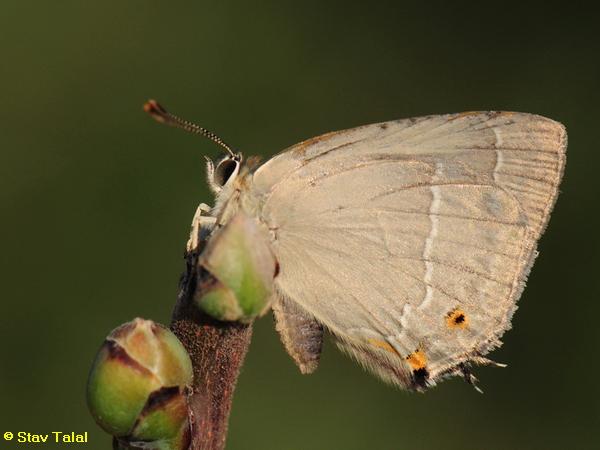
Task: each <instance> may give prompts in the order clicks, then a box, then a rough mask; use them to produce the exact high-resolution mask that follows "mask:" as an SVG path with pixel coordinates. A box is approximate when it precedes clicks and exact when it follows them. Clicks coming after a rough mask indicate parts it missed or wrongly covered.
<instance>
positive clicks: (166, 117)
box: [144, 100, 235, 158]
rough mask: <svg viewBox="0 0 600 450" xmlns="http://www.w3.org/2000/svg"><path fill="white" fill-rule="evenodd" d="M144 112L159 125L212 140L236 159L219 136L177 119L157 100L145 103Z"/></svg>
mask: <svg viewBox="0 0 600 450" xmlns="http://www.w3.org/2000/svg"><path fill="white" fill-rule="evenodd" d="M144 111H145V112H147V113H148V114H150V116H151V117H152V118H153V119H154V120H156V121H157V122H159V123H164V124H165V125H169V126H171V127H175V128H181V129H182V130H185V131H187V132H189V133H193V134H199V135H201V136H204V137H206V138H208V139H210V140H211V141H213V142H214V143H215V144H217V145H219V146H221V147H222V148H224V149H225V151H226V152H227V153H228V154H229V156H231V157H232V158H234V157H235V152H234V151H233V150H232V148H231V147H230V146H229V145H227V144H226V143H225V141H223V139H221V138H220V137H219V136H217V135H216V134H214V133H213V132H212V131H208V130H207V129H206V128H202V127H201V126H199V125H196V124H195V123H192V122H189V121H187V120H184V119H181V118H180V117H177V116H176V115H174V114H171V113H170V112H169V111H167V110H166V109H165V108H163V107H162V106H161V105H160V103H158V102H157V101H156V100H148V101H147V102H146V103H144Z"/></svg>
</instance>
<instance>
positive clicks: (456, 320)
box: [446, 308, 469, 329]
mask: <svg viewBox="0 0 600 450" xmlns="http://www.w3.org/2000/svg"><path fill="white" fill-rule="evenodd" d="M446 324H447V325H448V328H454V329H457V328H458V329H464V328H467V326H468V325H469V318H468V317H467V315H466V314H465V312H464V311H463V310H462V309H460V308H456V309H453V310H452V311H450V312H449V313H448V315H446Z"/></svg>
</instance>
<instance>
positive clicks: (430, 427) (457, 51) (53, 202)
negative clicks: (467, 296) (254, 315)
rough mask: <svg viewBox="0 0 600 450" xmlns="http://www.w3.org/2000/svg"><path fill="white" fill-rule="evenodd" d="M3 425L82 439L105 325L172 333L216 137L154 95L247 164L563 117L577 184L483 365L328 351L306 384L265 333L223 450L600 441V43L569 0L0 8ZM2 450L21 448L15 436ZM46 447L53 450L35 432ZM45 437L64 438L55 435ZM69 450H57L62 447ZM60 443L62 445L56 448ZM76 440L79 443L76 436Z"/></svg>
mask: <svg viewBox="0 0 600 450" xmlns="http://www.w3.org/2000/svg"><path fill="white" fill-rule="evenodd" d="M0 55H1V57H2V60H1V63H0V208H1V220H0V239H1V242H2V245H1V251H0V264H1V267H0V274H1V278H0V280H1V286H2V296H1V309H0V405H1V406H0V428H1V429H0V432H1V433H4V432H5V431H13V432H17V431H30V432H34V433H48V432H51V431H66V432H70V431H76V432H83V431H88V432H89V435H90V443H89V444H88V445H87V446H85V448H90V449H99V450H101V449H108V448H109V445H110V444H109V442H110V439H109V437H108V436H107V435H105V434H104V433H103V432H102V431H101V430H100V429H99V428H98V427H97V426H96V425H95V423H94V422H93V420H92V419H91V417H90V416H89V414H88V412H87V408H86V405H85V396H84V392H85V382H86V377H87V372H88V369H89V367H90V364H91V361H92V359H93V357H94V355H95V352H96V350H97V349H98V346H99V345H100V343H101V342H102V340H103V338H104V336H105V335H106V334H107V333H108V332H109V331H110V330H111V329H112V328H114V327H116V326H117V325H119V324H121V323H122V322H125V321H128V320H130V319H131V318H133V317H135V316H142V317H145V318H152V319H154V320H157V321H160V322H163V323H168V321H169V317H170V313H171V308H172V305H173V303H174V300H175V296H176V290H177V289H176V288H177V281H178V277H179V274H180V272H181V270H182V268H183V261H182V252H183V247H184V243H185V241H186V238H187V233H188V227H189V223H190V220H191V218H192V215H193V213H194V211H195V208H196V205H197V204H198V203H199V202H210V201H211V198H210V195H209V193H208V191H207V189H206V185H205V175H204V163H203V158H202V155H205V154H206V155H212V156H215V155H217V154H218V150H217V149H216V147H214V146H213V145H211V144H210V143H209V142H207V141H204V140H201V139H200V138H197V137H195V136H191V135H186V134H185V133H182V132H180V131H177V130H173V129H169V128H167V127H160V126H158V125H157V124H155V123H154V122H152V121H151V120H150V119H149V118H148V117H146V116H145V115H144V114H143V113H142V110H141V106H142V103H143V102H144V101H145V100H146V99H147V98H151V97H152V98H156V99H158V100H160V101H161V102H163V103H164V104H165V105H166V106H167V107H169V108H170V109H172V110H173V111H174V112H176V113H178V114H180V115H182V116H183V117H186V118H189V119H191V120H195V121H197V122H199V123H200V124H202V125H204V126H206V127H207V128H209V129H211V130H214V131H216V132H217V133H219V134H221V135H222V136H223V138H224V139H225V140H226V141H227V142H230V143H232V144H233V145H234V146H236V147H238V148H239V149H241V150H243V151H244V152H245V153H246V154H260V155H264V156H269V155H272V154H274V153H275V152H277V151H279V150H281V149H283V148H285V147H287V146H289V145H291V144H294V143H296V142H298V141H300V140H302V139H305V138H308V137H311V136H314V135H317V134H320V133H323V132H326V131H331V130H336V129H342V128H348V127H352V126H357V125H361V124H366V123H372V122H378V121H383V120H389V119H396V118H403V117H410V116H418V115H424V114H434V113H445V112H456V111H465V110H478V109H483V110H487V109H501V110H516V111H527V112H535V113H538V114H543V115H546V116H549V117H551V118H554V119H556V120H559V121H561V122H563V123H564V124H565V125H566V126H567V129H568V131H569V153H568V155H569V156H568V163H567V169H566V175H565V179H564V183H563V187H562V194H561V196H560V197H559V201H558V204H557V207H556V210H555V212H554V215H553V218H552V220H551V221H550V226H549V228H548V230H547V232H546V234H545V235H544V237H543V238H542V241H541V244H540V251H541V254H540V257H539V258H538V260H537V263H536V265H535V267H534V270H533V272H532V274H531V277H530V280H529V284H528V287H527V289H526V290H525V293H524V295H523V297H522V300H521V302H520V308H519V310H518V312H517V314H516V316H515V319H514V323H513V324H514V329H513V330H511V331H510V332H509V333H508V334H507V335H506V336H505V339H504V341H505V345H504V346H503V347H502V348H501V349H500V350H497V351H496V352H495V353H494V354H493V357H494V358H495V359H496V360H499V361H503V362H508V363H509V367H508V368H507V369H491V368H482V369H480V370H478V371H477V374H478V376H479V378H480V379H481V386H482V388H483V389H484V390H485V394H484V395H479V394H478V393H476V392H475V391H474V390H473V389H472V388H471V387H469V386H468V385H466V383H463V382H462V381H461V380H458V379H456V380H452V381H447V382H444V383H443V384H442V385H440V386H438V387H437V388H435V389H433V390H431V391H429V392H427V393H426V394H424V395H421V394H407V393H405V392H400V391H398V390H396V389H394V388H391V387H388V386H386V385H384V384H382V383H381V382H379V381H378V380H376V379H375V378H373V377H372V376H371V375H369V374H367V373H364V372H363V371H362V370H361V369H360V368H359V367H358V366H357V365H356V364H354V363H353V362H352V361H350V360H349V359H347V358H345V357H344V356H342V355H341V354H339V353H338V352H337V350H335V349H334V347H333V346H332V345H331V344H328V345H326V348H325V350H324V354H323V358H322V363H321V366H320V368H319V370H318V371H317V372H316V373H315V374H314V375H312V376H301V375H300V374H299V372H298V370H297V369H296V367H295V366H294V365H293V363H292V362H291V360H290V359H289V357H288V356H287V355H286V354H285V352H284V350H283V347H282V346H281V344H280V342H279V340H278V337H277V335H276V334H275V331H274V328H273V324H272V321H271V319H270V317H265V318H263V319H262V320H260V321H259V322H258V323H257V324H256V331H255V337H254V340H253V343H252V346H251V349H250V353H249V356H248V359H247V362H246V364H245V366H244V368H243V373H242V375H241V378H240V382H239V385H238V390H237V393H236V398H235V401H234V408H233V414H232V417H231V423H230V430H231V431H230V436H229V441H228V449H231V450H233V449H261V450H269V449H276V450H287V449H290V450H308V449H319V450H320V449H328V450H329V449H333V450H337V449H344V450H354V449H356V450H363V449H376V450H379V449H381V450H392V449H444V450H451V449H456V450H470V449H485V450H488V449H489V450H494V449H498V450H500V449H502V450H504V449H518V450H521V449H540V450H541V449H544V450H549V449H565V448H570V449H594V448H600V436H599V435H600V399H599V393H600V392H599V391H600V389H599V383H598V381H597V376H598V375H597V373H598V369H599V368H600V364H599V362H598V353H599V352H598V345H599V344H600V343H599V339H598V333H599V332H598V329H599V323H600V322H599V321H600V296H599V294H600V292H599V291H600V289H599V281H598V280H599V278H600V276H599V274H598V271H599V269H600V265H599V263H598V257H599V256H600V255H599V248H598V247H599V245H598V244H599V239H598V229H599V225H600V223H599V218H600V214H599V212H598V195H599V194H600V189H599V186H600V184H599V179H600V175H599V170H600V167H599V163H600V156H599V151H600V138H599V136H600V134H598V133H599V131H600V114H599V111H600V108H599V103H598V102H599V100H600V97H599V95H598V90H599V89H600V45H599V32H598V24H597V16H596V15H594V14H593V13H592V11H585V10H582V9H580V7H579V6H577V4H576V2H563V4H562V5H561V6H560V8H555V7H551V6H550V5H549V4H548V3H547V2H544V3H538V4H536V3H535V2H521V3H515V4H511V3H510V2H484V3H482V2H477V3H475V2H473V3H472V4H470V5H466V4H465V5H461V4H460V3H456V2H444V3H441V2H440V3H438V4H436V3H435V2H399V1H393V2H391V1H378V2H369V3H367V2H351V1H323V0H322V1H317V0H306V1H302V2H280V1H263V2H243V1H227V0H223V1H217V0H212V1H172V2H158V1H149V0H129V1H125V2H124V1H113V0H106V1H101V2H100V1H85V2H84V1H75V0H62V1H59V2H50V1H29V0H2V2H1V3H0ZM0 447H1V448H7V449H9V448H17V447H19V446H18V445H17V444H16V443H14V442H12V443H6V442H0ZM40 448H42V447H41V446H40ZM43 448H54V446H53V445H52V444H50V445H45V446H43ZM57 448H58V447H57ZM60 448H64V447H60ZM82 448H84V446H82Z"/></svg>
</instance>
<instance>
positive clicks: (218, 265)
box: [194, 212, 276, 322]
mask: <svg viewBox="0 0 600 450" xmlns="http://www.w3.org/2000/svg"><path fill="white" fill-rule="evenodd" d="M198 264H199V266H200V269H201V270H199V274H198V284H197V286H198V287H197V289H196V293H195V295H194V301H195V302H196V304H197V305H198V307H199V308H201V309H202V310H203V311H204V312H206V313H207V314H208V315H210V316H212V317H214V318H215V319H218V320H239V321H241V322H250V321H252V320H253V319H254V318H255V317H257V316H258V315H261V314H263V313H264V312H265V311H266V310H267V309H268V307H269V301H270V298H271V293H272V290H273V278H274V277H275V271H276V261H275V258H274V256H273V253H272V252H271V249H270V245H269V238H268V235H267V231H266V230H265V229H263V228H261V227H260V226H259V225H258V224H257V222H256V221H255V220H253V219H251V218H249V217H248V216H246V215H245V214H244V213H241V212H240V213H238V214H236V215H235V216H234V217H233V218H232V219H231V220H230V221H229V222H228V223H227V224H226V225H225V226H224V227H223V228H221V229H219V230H217V231H215V232H214V234H213V235H212V236H211V237H210V238H209V240H208V242H207V244H206V247H205V249H204V251H203V252H202V254H201V255H200V257H199V260H198Z"/></svg>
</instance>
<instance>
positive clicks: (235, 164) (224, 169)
mask: <svg viewBox="0 0 600 450" xmlns="http://www.w3.org/2000/svg"><path fill="white" fill-rule="evenodd" d="M239 166H240V163H239V161H237V160H235V159H233V158H225V159H223V160H222V161H221V162H220V163H219V164H218V165H217V167H216V168H215V173H214V176H213V181H214V183H215V184H216V185H217V186H219V187H223V186H225V185H226V184H227V182H228V181H229V180H231V179H233V178H235V176H236V175H237V173H238V169H239Z"/></svg>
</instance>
